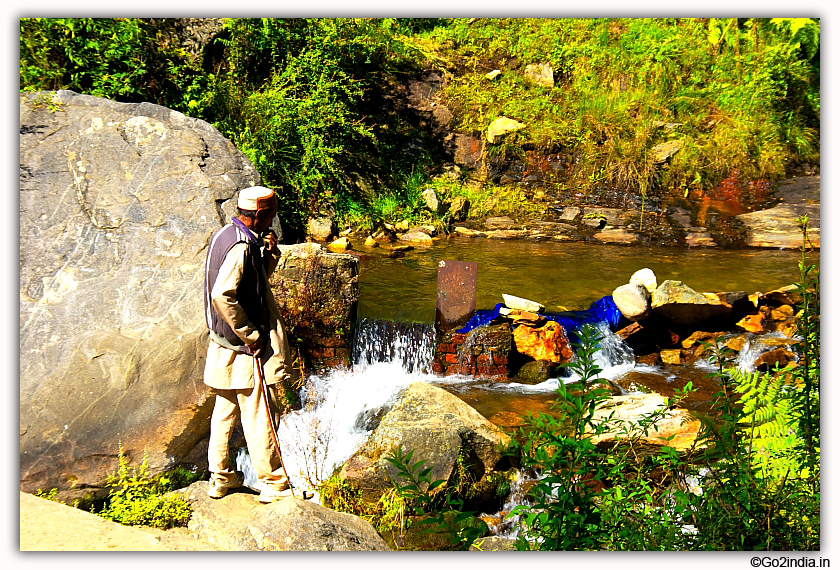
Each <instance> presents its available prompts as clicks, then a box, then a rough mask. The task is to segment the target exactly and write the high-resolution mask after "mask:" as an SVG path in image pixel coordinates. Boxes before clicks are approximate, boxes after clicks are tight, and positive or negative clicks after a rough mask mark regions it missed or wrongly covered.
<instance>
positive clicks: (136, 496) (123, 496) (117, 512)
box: [99, 445, 192, 529]
mask: <svg viewBox="0 0 840 570" xmlns="http://www.w3.org/2000/svg"><path fill="white" fill-rule="evenodd" d="M182 475H183V474H182ZM179 478H181V479H183V477H181V476H179ZM183 482H184V481H181V483H183ZM172 483H173V480H172V479H170V478H169V477H167V476H161V477H158V478H157V479H156V480H152V479H151V478H150V476H149V457H148V454H146V453H144V454H143V462H142V463H141V464H140V466H139V467H137V468H134V467H129V461H128V458H127V457H126V456H125V453H124V452H123V449H122V445H120V451H119V468H118V469H117V472H116V473H114V474H111V475H109V476H108V479H107V484H108V485H109V486H110V487H111V491H110V493H109V496H108V502H107V504H106V506H105V507H104V508H103V510H102V511H101V512H100V513H99V515H100V516H103V517H105V518H106V519H110V520H112V521H116V522H118V523H120V524H124V525H148V526H152V527H155V528H161V529H167V528H172V527H175V526H186V525H187V523H188V522H189V519H190V516H191V514H192V509H191V508H190V506H189V503H187V501H186V500H185V499H184V498H183V497H181V496H179V495H177V494H175V493H173V492H172V490H171V487H172Z"/></svg>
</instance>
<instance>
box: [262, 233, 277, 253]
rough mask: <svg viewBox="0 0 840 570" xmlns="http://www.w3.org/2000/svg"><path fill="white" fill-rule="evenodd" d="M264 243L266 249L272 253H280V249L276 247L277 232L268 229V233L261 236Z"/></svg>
mask: <svg viewBox="0 0 840 570" xmlns="http://www.w3.org/2000/svg"><path fill="white" fill-rule="evenodd" d="M263 239H264V241H265V244H266V245H267V246H268V251H269V252H271V253H273V254H274V255H280V249H279V248H278V247H277V234H275V233H274V232H273V231H269V232H268V235H266V236H265V238H263Z"/></svg>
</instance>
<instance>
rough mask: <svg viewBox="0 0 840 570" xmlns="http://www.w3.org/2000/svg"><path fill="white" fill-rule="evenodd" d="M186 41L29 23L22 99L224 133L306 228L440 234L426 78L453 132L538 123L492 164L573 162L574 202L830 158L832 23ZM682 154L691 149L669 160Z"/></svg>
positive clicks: (509, 28)
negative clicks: (402, 99) (529, 70)
mask: <svg viewBox="0 0 840 570" xmlns="http://www.w3.org/2000/svg"><path fill="white" fill-rule="evenodd" d="M182 36H183V29H182V23H181V21H180V20H179V19H177V18H22V19H21V20H20V88H21V90H50V89H73V90H76V91H79V92H82V93H89V94H93V95H98V96H103V97H109V98H112V99H116V100H119V101H151V102H154V103H158V104H161V105H165V106H167V107H170V108H173V109H176V110H178V111H181V112H183V113H186V114H188V115H190V116H193V117H198V118H201V119H204V120H207V121H209V122H211V123H212V124H214V125H215V126H217V127H218V128H219V129H220V130H221V131H222V133H223V134H225V136H227V137H228V138H230V139H231V140H232V141H233V142H234V143H235V144H236V145H237V146H238V147H239V148H240V149H242V150H243V151H244V152H245V153H246V154H247V155H248V156H249V158H250V159H251V160H252V161H253V162H254V164H255V165H256V166H257V168H258V170H259V172H260V173H261V174H262V177H263V179H264V183H265V184H266V185H268V186H271V187H273V188H277V189H278V195H279V196H280V200H281V214H282V215H283V217H284V218H285V220H286V221H287V223H289V224H291V225H293V226H297V227H302V226H303V225H304V222H305V220H306V218H307V217H308V216H309V215H310V214H312V213H319V212H320V213H324V214H330V215H335V216H336V217H337V218H338V219H339V220H340V221H341V222H342V223H344V224H354V225H356V226H360V227H362V228H363V229H372V228H373V227H375V226H376V225H377V224H379V223H381V222H382V221H390V222H392V223H393V222H395V221H397V218H400V219H409V220H411V221H412V222H420V221H426V220H428V219H429V217H430V216H429V215H428V214H426V213H424V212H423V211H422V208H418V195H419V192H418V190H422V186H423V185H425V184H429V183H430V182H432V181H433V176H432V175H433V173H434V169H435V167H436V166H439V165H440V164H441V163H442V162H448V161H449V160H451V158H450V157H447V156H446V150H445V149H444V146H445V145H442V144H440V141H439V140H437V138H436V137H437V134H435V133H434V132H432V131H433V130H432V129H431V128H430V127H429V125H428V124H427V123H428V120H427V119H424V118H422V117H415V116H413V115H412V114H411V113H407V112H405V110H400V109H398V108H397V106H396V105H395V104H394V101H396V100H398V94H399V92H400V91H401V90H404V88H405V79H406V78H407V77H414V76H416V75H417V74H418V73H419V72H420V71H421V70H424V69H430V68H431V69H434V70H436V71H437V72H438V73H439V74H440V75H442V76H443V77H444V78H445V80H446V81H445V83H444V89H443V91H442V93H441V96H442V97H443V99H444V102H445V103H446V104H447V106H448V107H449V108H450V109H452V111H453V115H454V120H453V122H452V123H451V125H450V126H451V127H453V128H457V129H458V130H460V131H462V132H466V133H470V134H473V135H475V136H477V137H478V138H480V139H482V140H483V138H484V135H483V133H484V132H485V130H486V128H487V126H488V125H489V123H490V122H491V121H492V120H494V119H495V118H497V117H500V116H507V117H510V118H514V119H516V120H518V121H520V122H523V123H524V124H525V125H526V128H524V129H522V130H520V131H517V132H515V133H512V134H510V135H508V136H506V137H503V138H502V139H501V141H498V142H496V143H494V144H489V143H488V144H487V145H486V147H485V149H484V158H485V159H492V160H498V161H501V162H504V161H507V160H524V161H525V162H526V163H527V162H528V161H529V160H531V154H530V153H534V152H535V153H537V155H540V154H547V153H552V154H554V153H556V154H557V155H562V156H564V157H565V158H564V159H563V162H564V163H565V167H564V168H562V169H559V170H558V171H556V173H555V174H551V173H550V172H549V174H548V179H549V183H550V184H554V185H555V187H556V188H558V189H562V190H563V191H564V192H569V193H581V194H585V195H587V196H590V197H593V196H594V197H597V195H598V194H599V193H600V192H601V191H603V189H604V188H606V187H609V188H612V189H616V190H619V191H623V192H625V193H626V194H627V195H628V197H630V198H631V199H635V198H637V197H641V198H642V199H644V198H645V197H646V196H647V195H648V194H650V193H652V194H654V195H658V194H668V193H674V194H677V195H685V194H688V193H689V190H691V189H693V190H699V191H703V190H705V189H709V188H713V187H715V186H716V185H717V184H718V183H719V182H721V181H722V180H724V179H725V178H727V177H728V176H730V175H731V173H732V172H733V171H734V170H737V171H739V172H740V174H741V177H742V178H743V179H745V180H755V179H760V178H769V179H777V178H780V177H782V176H784V175H785V172H786V170H787V169H788V168H789V167H790V166H792V165H796V164H797V163H801V162H817V161H819V159H820V144H819V141H820V57H819V54H820V51H819V48H820V22H819V20H818V19H811V18H772V19H771V18H698V19H695V18H539V19H535V18H479V19H466V18H450V19H400V18H381V19H370V18H290V19H285V18H232V19H226V20H225V29H224V30H223V31H222V32H221V33H220V34H219V36H218V38H217V40H216V42H215V43H214V44H213V45H211V46H209V47H208V49H207V54H206V55H205V57H198V56H197V55H196V54H194V53H191V52H190V51H188V50H187V49H185V47H184V46H182V45H181V42H180V39H179V38H180V37H182ZM532 63H548V64H550V65H551V66H552V68H553V70H554V76H555V81H556V86H555V87H553V88H549V87H543V86H535V85H532V84H529V83H528V82H527V81H526V79H525V76H524V68H525V66H527V65H528V64H532ZM496 68H498V69H499V70H500V71H501V72H502V73H501V75H499V76H498V77H496V78H495V79H493V80H488V79H487V78H486V74H487V72H488V71H490V70H492V69H496ZM630 70H632V71H630ZM418 140H419V141H423V144H422V149H421V150H420V151H419V152H414V151H412V150H411V148H410V146H411V145H410V144H409V141H418ZM674 140H679V141H681V142H682V144H683V146H682V149H681V150H680V151H679V152H677V153H676V154H675V155H673V156H672V157H671V158H669V159H667V160H666V161H665V162H659V161H658V160H657V159H655V158H654V156H655V154H656V153H655V152H654V149H656V147H657V145H659V144H662V143H665V142H669V141H674ZM486 164H487V160H485V161H484V165H485V166H486ZM485 172H486V171H482V172H480V173H479V177H480V178H481V177H483V175H484V173H485ZM552 177H553V178H552ZM484 182H486V180H483V179H482V180H481V183H479V184H478V185H477V186H476V187H475V188H473V187H470V186H469V185H467V186H461V185H459V184H453V185H451V186H452V188H451V191H452V193H453V195H457V193H458V192H460V193H463V194H470V193H471V194H474V195H475V196H474V197H475V200H474V204H475V205H476V206H477V207H476V210H475V213H474V215H476V216H478V215H482V214H483V215H487V214H505V213H508V214H517V213H528V212H530V211H531V209H532V208H533V207H534V206H533V204H532V203H531V200H530V197H529V196H526V195H525V194H523V193H522V191H521V189H514V190H511V189H507V188H504V187H496V186H492V185H484V184H483V183H484ZM517 192H519V195H518V196H516V193H517ZM515 198H518V200H516V199H515ZM431 217H432V218H434V216H431ZM438 221H440V222H441V223H445V222H446V221H445V220H438Z"/></svg>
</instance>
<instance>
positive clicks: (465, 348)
mask: <svg viewBox="0 0 840 570" xmlns="http://www.w3.org/2000/svg"><path fill="white" fill-rule="evenodd" d="M512 350H513V335H512V333H511V327H510V325H508V324H501V325H495V326H491V327H487V328H485V329H481V330H480V331H472V332H471V333H467V334H465V333H458V332H455V331H449V332H447V333H444V334H442V335H440V336H438V342H437V346H436V348H435V357H434V362H433V364H432V372H434V373H435V374H440V375H443V376H451V375H453V374H463V375H465V376H479V377H482V378H487V379H490V380H493V381H497V382H501V381H507V380H508V379H509V368H508V361H509V358H510V355H511V351H512Z"/></svg>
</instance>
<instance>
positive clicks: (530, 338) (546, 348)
mask: <svg viewBox="0 0 840 570" xmlns="http://www.w3.org/2000/svg"><path fill="white" fill-rule="evenodd" d="M513 342H514V343H515V344H516V350H517V351H518V352H519V353H520V354H525V355H528V356H530V357H531V358H533V359H534V360H547V361H549V362H553V363H562V362H569V361H570V360H571V359H572V358H573V357H574V350H573V349H572V345H571V344H570V343H569V338H568V337H567V336H566V331H565V330H564V329H563V326H562V325H561V324H560V323H558V322H556V321H546V322H545V323H544V324H543V325H541V326H539V327H531V326H528V325H526V324H522V325H519V326H518V327H516V328H515V329H514V331H513Z"/></svg>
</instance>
